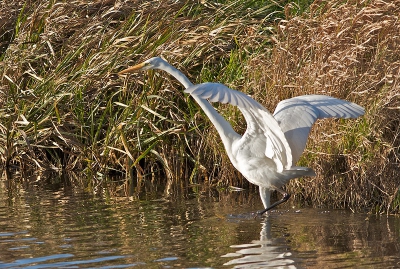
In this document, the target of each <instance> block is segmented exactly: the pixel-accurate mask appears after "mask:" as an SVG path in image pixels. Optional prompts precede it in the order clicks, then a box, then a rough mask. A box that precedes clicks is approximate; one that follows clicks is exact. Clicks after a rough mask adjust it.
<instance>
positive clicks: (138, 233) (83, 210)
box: [0, 181, 400, 268]
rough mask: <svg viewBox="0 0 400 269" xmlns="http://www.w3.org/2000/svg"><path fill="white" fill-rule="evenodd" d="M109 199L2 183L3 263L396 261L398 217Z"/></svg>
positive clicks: (212, 198) (244, 195)
mask: <svg viewBox="0 0 400 269" xmlns="http://www.w3.org/2000/svg"><path fill="white" fill-rule="evenodd" d="M162 198H163V197H162V195H161V194H157V195H153V196H150V197H149V196H141V198H132V197H131V198H126V197H122V198H121V197H120V198H104V197H98V196H94V195H90V194H87V193H85V192H84V191H82V190H76V189H73V188H69V187H61V188H57V189H56V190H54V189H46V188H44V187H35V186H32V185H29V186H28V187H23V185H22V184H17V183H15V184H10V182H8V181H0V268H60V267H62V268H378V267H380V268H396V267H400V254H399V253H400V218H399V217H396V216H386V215H383V216H375V215H368V214H361V213H352V212H350V211H346V210H326V209H312V208H289V207H288V208H284V207H280V208H279V210H277V211H274V212H272V213H271V214H270V215H269V216H267V217H264V218H257V219H254V218H253V217H252V215H251V212H255V211H256V210H258V209H261V202H260V201H259V197H258V195H257V194H251V193H249V192H248V191H243V192H232V193H220V192H218V191H215V190H201V189H200V190H199V189H196V191H191V192H187V193H186V194H185V195H182V197H179V198H167V199H162Z"/></svg>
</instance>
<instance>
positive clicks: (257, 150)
mask: <svg viewBox="0 0 400 269" xmlns="http://www.w3.org/2000/svg"><path fill="white" fill-rule="evenodd" d="M149 69H160V70H164V71H166V72H167V73H169V74H171V75H172V76H174V77H175V78H176V79H177V80H179V82H181V83H182V84H183V86H184V87H185V88H186V90H185V92H186V93H189V94H190V95H191V96H192V97H193V98H194V99H195V100H196V102H197V103H198V104H199V105H200V107H201V108H202V109H203V111H204V112H205V113H206V115H207V116H208V117H209V119H210V120H211V122H212V123H213V124H214V126H215V128H216V129H217V131H218V133H219V135H220V137H221V139H222V142H223V144H224V146H225V150H226V152H227V154H228V156H229V159H230V160H231V162H232V164H233V166H234V167H235V168H236V169H237V170H238V171H239V172H240V173H242V175H243V176H244V177H245V178H246V179H247V180H248V181H249V182H251V183H253V184H255V185H257V186H259V190H260V197H261V200H262V202H263V205H264V208H265V209H264V210H262V211H259V212H258V214H259V215H261V214H263V213H265V212H267V211H268V210H270V209H272V208H274V207H276V206H277V205H279V204H281V203H283V202H285V201H287V199H289V197H290V195H289V194H288V193H286V192H285V191H284V190H283V189H282V188H281V187H282V186H283V185H284V184H286V183H287V182H288V181H289V180H290V179H293V178H298V177H302V176H315V172H314V171H313V170H312V169H311V168H308V167H299V166H295V164H296V162H297V161H298V160H299V158H300V156H301V154H302V153H303V151H304V148H305V146H306V143H307V139H308V135H309V133H310V130H311V127H312V125H313V124H314V122H315V121H316V120H317V119H323V118H332V117H334V118H356V117H359V116H361V115H363V114H364V108H363V107H361V106H359V105H357V104H354V103H351V102H348V101H344V100H340V99H336V98H333V97H330V96H325V95H302V96H298V97H294V98H291V99H287V100H284V101H281V102H280V103H279V104H278V106H277V107H276V109H275V112H274V114H273V115H271V113H269V112H268V110H267V109H266V108H264V107H263V106H262V105H261V104H260V103H258V102H257V101H255V100H254V99H252V98H251V97H249V96H248V95H246V94H244V93H242V92H239V91H236V90H232V89H230V88H228V87H226V86H225V85H223V84H220V83H202V84H197V85H193V84H192V83H191V82H190V81H189V79H188V78H187V77H186V76H185V75H184V74H182V73H181V72H180V71H179V70H177V69H176V68H175V67H173V66H171V65H170V64H169V63H167V62H166V61H164V60H163V59H161V58H159V57H154V58H151V59H149V60H147V61H145V62H143V63H141V64H138V65H135V66H132V67H130V68H128V69H125V70H122V71H121V72H119V73H118V74H120V75H121V74H125V73H130V72H134V71H137V70H149ZM207 100H208V101H207ZM210 102H221V103H229V104H231V105H234V106H237V107H238V108H239V109H240V111H241V112H242V113H243V115H244V118H245V120H246V123H247V129H246V132H245V133H244V134H243V136H241V135H239V134H238V133H237V132H235V131H234V130H233V128H232V126H231V125H230V124H229V122H227V121H226V120H225V119H224V118H223V117H222V116H221V115H220V114H219V113H218V112H217V111H216V110H215V109H214V107H213V106H212V105H211V104H210ZM274 190H276V191H278V192H280V193H281V194H282V195H283V198H282V199H281V200H279V201H277V202H276V203H274V204H272V205H271V204H270V196H271V192H272V191H274Z"/></svg>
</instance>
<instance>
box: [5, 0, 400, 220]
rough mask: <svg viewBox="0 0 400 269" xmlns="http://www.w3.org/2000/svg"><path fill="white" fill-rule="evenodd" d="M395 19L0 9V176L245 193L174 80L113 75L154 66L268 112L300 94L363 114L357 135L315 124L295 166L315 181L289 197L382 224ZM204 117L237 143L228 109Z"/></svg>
mask: <svg viewBox="0 0 400 269" xmlns="http://www.w3.org/2000/svg"><path fill="white" fill-rule="evenodd" d="M279 3H280V4H279ZM399 6H400V2H399V1H351V0H349V1H345V2H343V1H330V2H324V1H322V2H320V1H316V2H315V3H313V4H311V1H296V2H294V1H281V2H279V1H278V2H276V1H271V2H270V1H267V0H265V1H255V0H241V1H204V2H201V1H200V2H198V1H187V2H177V1H159V2H149V1H124V2H118V1H91V2H90V3H88V2H87V1H78V0H73V1H68V2H60V1H30V0H27V1H25V2H21V1H11V2H8V3H7V4H0V10H1V14H9V16H8V19H7V20H2V21H1V22H0V24H1V27H0V59H1V63H0V74H1V80H0V158H1V163H2V165H3V166H4V167H7V168H14V167H17V168H18V169H19V170H20V171H28V170H35V171H36V172H38V171H49V170H50V171H56V172H57V173H62V172H63V171H80V172H83V173H84V175H86V177H83V178H84V179H83V180H82V181H79V182H80V184H82V185H84V186H86V187H88V189H91V190H96V186H100V185H102V184H103V183H107V181H108V180H109V179H108V177H107V176H106V175H122V176H123V177H124V181H123V182H122V183H126V184H125V185H123V186H128V185H130V186H132V185H135V186H136V187H137V188H139V187H140V186H143V184H146V183H147V182H152V181H153V182H156V181H157V182H158V181H163V182H164V183H166V186H167V187H166V188H165V193H166V194H168V193H171V192H173V191H174V188H175V186H176V184H178V185H179V186H182V187H187V186H189V185H190V186H193V184H209V185H218V186H222V187H226V186H242V187H246V188H247V187H249V186H248V185H247V183H246V181H245V180H243V179H242V178H241V176H240V175H239V174H238V173H237V172H235V170H234V169H233V168H232V166H231V165H230V162H229V159H228V158H227V156H226V155H225V154H224V150H223V147H222V144H221V143H220V140H219V139H218V136H217V133H216V132H215V131H214V130H213V128H210V122H209V121H208V120H207V118H206V117H205V115H204V114H203V112H201V110H200V109H199V108H198V107H197V106H196V104H195V102H194V101H193V100H191V99H190V98H189V97H188V96H186V95H185V94H183V88H182V87H181V86H180V85H179V84H178V82H176V81H175V80H174V79H173V78H171V77H169V76H167V75H166V74H163V73H156V72H148V73H146V74H141V75H136V76H131V77H129V78H128V79H121V78H119V77H118V76H116V75H115V74H116V73H117V72H118V71H120V70H121V69H123V68H125V67H127V66H128V65H131V64H134V63H137V62H141V61H144V60H146V59H148V58H150V57H152V56H160V55H161V56H163V57H164V58H166V59H167V60H168V61H169V62H170V63H171V64H173V65H175V66H177V67H178V68H179V69H180V70H182V71H183V72H184V73H185V74H186V75H187V76H188V77H189V78H190V79H191V81H193V82H195V83H200V82H205V81H215V82H221V83H224V84H227V85H228V86H230V87H231V88H234V89H237V90H240V91H243V92H246V93H247V94H249V95H251V96H252V97H253V98H254V99H256V100H258V101H260V103H262V104H263V105H265V106H266V107H267V108H269V109H270V110H271V109H273V108H274V107H275V106H276V104H277V103H278V102H279V101H280V100H282V99H286V98H289V97H293V96H296V95H301V94H309V93H320V94H328V95H332V96H334V97H337V98H342V99H347V100H350V101H354V102H356V103H359V104H360V105H362V106H364V107H366V108H367V112H366V115H365V117H364V118H363V119H360V120H358V121H356V122H355V123H354V122H351V123H349V122H344V121H328V122H324V124H323V125H320V126H319V125H317V126H315V128H314V130H313V132H312V134H311V135H312V136H313V137H312V140H313V141H315V144H313V143H309V145H308V147H307V152H306V153H305V155H304V156H303V158H302V159H301V161H300V162H301V164H302V165H304V166H309V167H313V168H314V170H316V171H317V174H318V177H317V178H316V179H314V180H313V181H311V180H309V179H307V178H304V179H300V180H297V181H294V182H292V183H291V184H290V185H289V186H288V188H289V189H290V190H289V191H290V192H291V193H295V194H296V195H295V196H296V197H297V198H298V199H299V200H301V201H304V202H306V203H311V204H313V205H330V206H334V207H351V208H354V209H359V208H369V209H373V210H374V211H376V212H377V213H379V212H396V211H398V210H399V203H398V196H399V195H398V186H399V184H400V182H399V171H400V169H399V125H400V123H399V119H400V112H399V111H400V110H399V107H400V104H399V102H400V101H399V94H398V92H399V86H398V85H399V84H398V74H399V62H400V61H399V56H398V53H397V48H398V46H399V44H400V35H399V33H398V29H399V20H398V16H399V15H398V14H400V12H399ZM166 22H168V23H166ZM217 109H218V110H219V111H220V112H221V113H222V114H223V115H224V116H225V118H227V119H228V120H229V122H230V123H231V124H232V126H234V128H235V129H236V130H237V131H238V132H243V131H244V129H245V125H244V121H243V118H242V116H241V115H240V113H239V112H238V111H237V110H236V109H234V108H232V107H229V106H224V105H218V106H217ZM328 129H329V132H325V131H324V130H328ZM332 133H335V135H331V137H329V139H327V136H328V134H332ZM328 141H329V142H328ZM332 141H333V142H332ZM175 183H176V184H175ZM250 188H251V187H250Z"/></svg>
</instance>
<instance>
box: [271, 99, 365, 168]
mask: <svg viewBox="0 0 400 269" xmlns="http://www.w3.org/2000/svg"><path fill="white" fill-rule="evenodd" d="M363 114H364V108H363V107H361V106H359V105H357V104H355V103H351V102H348V101H345V100H340V99H336V98H334V97H330V96H325V95H302V96H298V97H294V98H291V99H287V100H283V101H281V102H280V103H279V104H278V106H277V107H276V109H275V112H274V117H275V119H276V120H277V121H278V123H279V126H280V127H281V129H282V131H283V132H284V134H285V137H286V140H287V141H288V143H289V145H290V148H291V150H292V156H293V163H296V162H297V161H298V160H299V158H300V156H301V154H302V153H303V151H304V148H305V146H306V143H307V139H308V135H309V133H310V130H311V127H312V125H313V124H314V122H315V121H316V120H317V119H324V118H357V117H359V116H361V115H363Z"/></svg>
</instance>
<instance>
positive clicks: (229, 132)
mask: <svg viewBox="0 0 400 269" xmlns="http://www.w3.org/2000/svg"><path fill="white" fill-rule="evenodd" d="M158 69H161V70H164V71H165V72H168V73H169V74H171V75H172V76H174V77H175V78H176V79H177V80H178V81H179V82H180V83H182V85H183V86H184V87H185V88H189V87H190V86H193V83H192V82H190V80H189V79H188V78H187V77H186V76H185V75H184V74H183V73H182V72H181V71H179V70H178V69H176V68H175V67H173V66H171V65H169V64H164V65H162V66H160V67H158ZM192 97H193V98H194V100H196V102H197V103H198V104H199V105H200V107H201V108H202V109H203V111H204V112H205V113H206V115H207V116H208V118H209V119H210V121H211V122H212V123H213V124H214V126H215V128H216V129H217V131H218V133H219V136H220V137H221V139H222V142H223V143H224V146H225V149H226V151H227V153H228V155H229V157H231V144H232V142H233V140H235V139H239V138H240V135H239V134H238V133H236V132H235V130H233V128H232V126H231V125H230V124H229V122H227V121H226V120H225V119H224V117H222V116H221V115H220V114H219V113H218V112H217V111H216V110H215V108H214V107H213V106H212V105H211V104H210V103H209V102H208V101H207V100H205V99H201V98H199V97H197V96H192Z"/></svg>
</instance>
